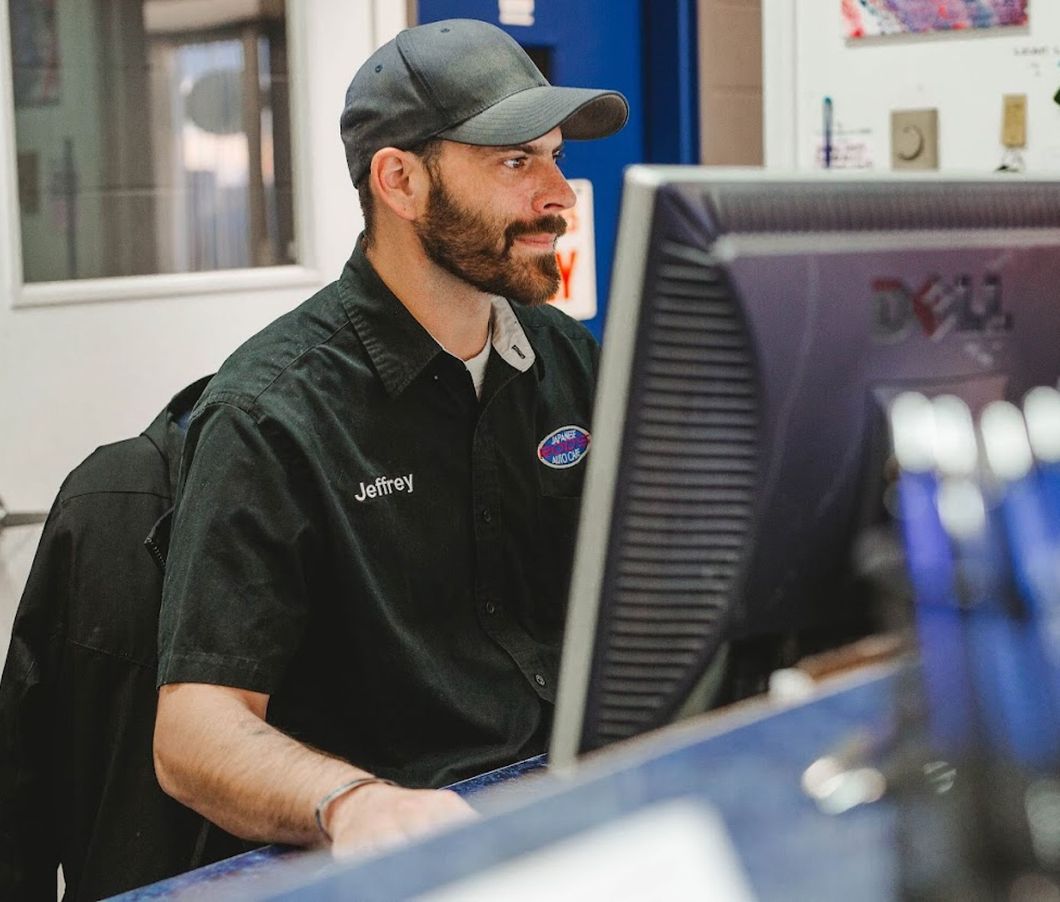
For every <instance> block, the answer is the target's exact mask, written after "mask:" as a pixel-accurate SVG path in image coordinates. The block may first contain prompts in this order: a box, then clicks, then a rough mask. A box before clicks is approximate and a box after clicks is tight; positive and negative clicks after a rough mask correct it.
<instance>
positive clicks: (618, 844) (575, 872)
mask: <svg viewBox="0 0 1060 902" xmlns="http://www.w3.org/2000/svg"><path fill="white" fill-rule="evenodd" d="M420 899H421V900H422V902H497V900H498V899H503V900H505V902H531V900H533V902H539V900H541V899H548V900H549V902H557V900H568V899H569V900H579V902H583V900H586V902H589V900H595V899H603V900H607V902H644V900H645V899H666V900H668V902H745V900H746V902H751V900H753V899H754V895H753V893H752V892H751V890H750V886H749V884H748V882H747V878H746V876H745V875H744V872H743V868H742V866H741V864H740V861H739V859H738V858H737V857H736V852H735V850H734V849H733V847H732V843H731V842H730V840H729V835H728V832H727V831H726V829H725V825H724V824H723V823H722V820H721V818H720V817H719V816H718V815H717V814H716V813H715V812H714V811H712V810H711V809H710V808H708V807H707V806H705V805H702V804H700V803H697V802H693V801H690V800H678V801H672V802H663V803H661V804H658V805H653V806H651V807H649V808H645V809H643V810H642V811H638V812H637V813H636V814H633V815H630V816H628V817H625V818H621V819H619V820H616V821H611V822H609V823H607V824H605V825H603V826H601V827H596V828H594V829H592V830H588V831H586V832H584V833H579V834H578V835H576V836H572V837H570V838H569V839H565V840H562V841H560V842H557V843H553V844H552V845H550V846H546V847H545V848H544V849H539V850H537V851H536V852H531V853H529V854H527V855H523V856H520V857H518V858H515V859H513V860H511V861H506V862H504V863H502V864H499V865H497V866H495V867H493V868H490V869H489V870H487V871H483V872H481V873H478V874H475V875H474V876H472V877H469V878H466V879H464V880H460V881H458V882H456V883H452V884H449V885H448V886H446V887H443V888H442V889H440V890H435V891H433V892H431V893H428V894H427V895H425V896H421V897H420Z"/></svg>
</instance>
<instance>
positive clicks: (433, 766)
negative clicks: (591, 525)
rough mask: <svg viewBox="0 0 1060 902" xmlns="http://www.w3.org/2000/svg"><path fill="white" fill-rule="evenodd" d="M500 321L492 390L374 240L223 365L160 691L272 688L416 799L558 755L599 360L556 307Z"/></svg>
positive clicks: (306, 729)
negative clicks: (549, 752)
mask: <svg viewBox="0 0 1060 902" xmlns="http://www.w3.org/2000/svg"><path fill="white" fill-rule="evenodd" d="M513 313H514V315H513ZM492 326H493V339H492V340H493V349H492V351H491V354H490V358H489V362H488V365H487V369H486V377H485V384H484V386H483V390H482V397H481V400H479V399H478V398H476V396H475V391H474V388H473V386H472V382H471V378H470V376H469V374H468V372H467V369H466V367H464V365H463V364H462V363H461V362H460V361H459V360H457V359H456V358H455V357H453V356H451V355H449V354H448V353H446V352H445V351H444V350H443V349H442V348H441V347H440V346H439V345H438V343H437V342H436V341H435V340H434V339H433V338H432V337H431V336H430V335H429V334H428V333H427V332H426V331H425V330H424V329H423V328H422V327H421V326H420V325H419V324H418V323H417V322H416V320H415V319H414V318H413V317H412V316H411V314H410V313H409V312H408V311H407V310H406V308H405V307H404V306H403V305H402V304H401V303H400V302H399V301H398V300H397V299H396V298H395V297H394V296H393V295H392V294H391V293H390V291H389V290H388V289H387V288H386V286H385V285H384V284H383V282H382V281H381V280H380V279H379V277H378V276H377V275H376V273H375V272H374V270H373V269H372V267H371V265H370V264H369V263H368V261H367V259H366V258H365V257H364V255H363V253H362V252H361V250H360V248H358V250H356V251H355V252H354V255H353V257H352V258H351V260H350V262H349V264H347V266H346V268H345V269H344V271H343V274H342V276H341V278H340V279H339V281H338V282H336V283H334V284H332V285H330V286H328V287H326V288H325V289H323V290H322V291H321V292H319V293H318V294H317V295H315V296H314V297H312V298H310V299H309V300H308V301H307V302H305V303H304V304H303V305H302V306H300V307H299V308H298V309H296V310H295V311H293V312H292V313H290V314H288V315H286V316H284V317H282V318H280V319H279V320H277V321H276V322H274V323H273V324H272V325H270V326H269V327H267V328H266V329H265V330H264V331H263V332H261V333H259V334H258V335H257V336H255V337H254V338H252V339H251V340H250V341H249V342H248V343H247V344H246V345H244V346H243V347H242V348H241V349H240V350H238V351H237V352H236V353H235V354H234V355H233V356H232V357H231V358H230V359H229V360H228V361H227V362H226V363H225V364H224V366H223V367H222V368H221V371H220V372H219V373H218V375H217V376H216V377H215V378H214V380H213V381H212V382H211V384H210V387H209V389H208V390H207V392H206V394H205V395H204V397H203V398H202V400H201V401H200V403H199V405H198V406H197V407H196V410H195V412H194V414H193V416H192V419H191V423H190V425H189V430H188V436H187V441H186V444H185V453H184V459H183V462H182V466H181V489H180V496H179V502H178V507H177V515H176V519H175V523H174V531H173V539H172V544H171V548H170V556H169V562H168V567H167V576H166V584H165V590H164V599H163V608H162V618H161V624H160V665H159V681H160V683H174V682H202V683H214V684H219V685H227V686H235V687H239V688H243V689H248V690H251V691H256V692H262V693H267V694H269V695H270V702H269V708H268V720H269V722H270V723H273V724H274V725H276V726H278V727H279V728H281V729H283V730H284V731H286V732H288V733H290V734H291V735H293V736H295V737H296V738H298V739H300V740H302V741H304V742H306V743H309V744H311V745H313V746H315V747H318V748H322V749H324V750H326V751H329V752H331V753H333V754H337V755H340V756H342V757H344V758H346V759H348V760H350V761H352V762H353V763H354V764H356V765H358V766H360V767H363V768H366V769H368V770H370V771H373V772H375V773H378V774H380V775H382V776H386V777H390V778H392V779H396V780H399V781H401V782H402V783H404V784H405V785H409V786H440V785H444V784H446V783H448V782H451V781H454V780H457V779H460V778H462V777H465V776H468V775H471V774H474V773H478V772H481V771H484V770H488V769H490V768H493V767H496V766H499V765H501V764H504V763H507V762H510V761H513V760H516V759H518V758H520V757H525V756H528V755H531V754H536V753H537V752H540V751H542V750H543V748H544V745H545V743H546V741H547V737H548V732H549V729H550V727H551V717H552V706H553V703H554V700H555V689H556V677H557V672H558V665H559V648H560V640H561V634H562V630H563V625H564V618H565V608H566V601H567V586H568V581H569V576H570V566H571V560H572V556H573V545H574V538H575V528H576V524H577V517H578V507H579V497H580V494H581V487H582V480H583V478H584V474H585V463H584V460H585V455H584V445H585V442H586V440H587V433H585V434H584V435H583V432H582V430H588V427H589V416H590V413H591V410H592V398H593V383H594V378H595V373H596V361H597V348H596V344H595V342H594V340H593V339H592V337H591V336H590V334H589V333H588V332H587V331H586V330H585V329H584V328H583V327H582V326H580V325H579V324H578V323H576V322H575V321H573V320H571V319H570V318H568V317H567V316H566V315H565V314H563V313H560V312H559V311H557V310H555V309H553V308H550V307H539V308H523V307H518V306H516V305H509V304H508V302H507V301H504V300H501V299H496V300H495V301H494V310H493V319H492ZM565 427H570V430H566V431H561V430H564V428H565ZM557 431H561V432H560V438H559V440H557V439H553V440H552V441H551V442H550V443H549V442H546V446H545V448H546V451H545V452H539V448H541V447H542V442H543V441H545V440H546V439H548V438H549V437H550V436H553V434H554V433H557ZM568 435H570V436H573V438H572V439H571V440H570V441H569V442H568V443H567V445H569V446H570V447H573V448H574V449H575V450H574V453H572V454H565V453H548V451H549V449H551V451H553V452H554V451H556V450H557V449H558V450H559V451H560V452H562V451H563V448H564V447H565V446H564V444H563V441H562V439H563V437H564V436H568Z"/></svg>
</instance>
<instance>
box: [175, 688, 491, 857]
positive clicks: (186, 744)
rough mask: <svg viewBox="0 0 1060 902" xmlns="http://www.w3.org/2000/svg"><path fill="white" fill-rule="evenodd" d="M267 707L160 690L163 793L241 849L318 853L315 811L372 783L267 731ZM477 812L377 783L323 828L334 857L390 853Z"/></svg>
mask: <svg viewBox="0 0 1060 902" xmlns="http://www.w3.org/2000/svg"><path fill="white" fill-rule="evenodd" d="M268 701H269V697H268V696H267V695H263V694H262V693H259V692H249V691H246V690H242V689H233V688H228V687H225V686H212V685H206V684H202V683H176V684H173V685H168V686H163V687H162V688H161V689H160V690H159V696H158V717H157V720H156V722H155V742H154V757H155V772H156V773H157V775H158V782H159V784H160V785H161V786H162V788H163V789H164V790H165V791H166V792H167V793H169V795H171V796H173V797H174V798H175V799H177V801H179V802H181V803H183V804H184V805H187V806H188V807H189V808H193V809H195V810H196V811H198V812H199V813H200V814H202V815H203V816H204V817H206V818H208V819H209V820H211V821H213V822H214V823H216V824H217V825H218V826H220V827H222V828H223V829H225V830H227V831H228V832H229V833H233V834H235V835H236V836H240V837H242V838H244V839H250V840H261V841H265V842H282V843H288V844H291V845H303V846H304V845H317V844H320V843H322V842H324V837H323V836H321V834H320V830H319V829H318V828H317V824H316V818H315V812H316V806H317V803H318V802H319V801H320V800H321V799H322V798H324V796H325V795H327V794H328V793H329V792H331V791H332V790H333V789H335V788H336V787H339V786H341V785H342V784H343V783H347V782H349V781H350V780H356V779H359V778H361V777H369V776H371V774H368V773H366V772H365V771H362V770H359V769H358V768H356V767H354V766H353V765H352V764H348V763H347V762H345V761H342V760H341V759H338V758H332V757H329V756H328V755H325V754H323V753H321V752H317V751H314V750H313V749H310V748H308V747H306V746H304V745H302V744H301V743H299V742H297V741H296V740H294V739H292V738H291V737H289V736H286V735H285V734H283V733H281V732H280V731H279V730H277V729H275V728H274V727H272V726H270V725H269V724H267V723H266V722H265V710H266V708H267V706H268ZM471 816H473V812H472V809H471V808H470V806H468V804H467V803H466V802H464V800H463V799H461V798H460V797H459V796H458V795H456V793H453V792H448V791H445V790H431V789H419V790H417V789H405V788H403V787H400V786H388V785H386V784H382V783H373V784H368V785H365V786H361V787H359V788H357V789H355V790H353V791H352V792H350V793H348V794H346V795H344V796H340V797H339V798H338V799H336V800H335V802H334V803H332V804H331V805H330V807H329V808H328V812H327V820H326V823H325V827H326V828H327V830H328V832H329V833H330V834H331V836H332V837H333V844H332V849H333V851H334V852H335V854H336V855H343V854H350V853H354V852H363V851H370V850H373V849H380V848H385V847H387V846H391V845H394V844H396V843H400V842H401V841H403V840H405V839H408V838H410V837H413V836H417V835H419V834H422V833H426V832H429V831H431V830H433V829H437V828H438V827H441V826H443V825H445V824H449V823H453V822H457V821H461V820H466V819H467V818H469V817H471Z"/></svg>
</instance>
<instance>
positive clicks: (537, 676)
mask: <svg viewBox="0 0 1060 902" xmlns="http://www.w3.org/2000/svg"><path fill="white" fill-rule="evenodd" d="M534 682H535V683H537V685H538V686H544V685H545V678H544V677H543V676H541V674H539V673H535V674H534Z"/></svg>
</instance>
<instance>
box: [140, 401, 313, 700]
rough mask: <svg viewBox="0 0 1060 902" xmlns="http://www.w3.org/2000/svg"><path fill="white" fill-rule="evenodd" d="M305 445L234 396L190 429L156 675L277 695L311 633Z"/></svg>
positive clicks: (162, 678) (165, 679)
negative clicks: (301, 449) (308, 629)
mask: <svg viewBox="0 0 1060 902" xmlns="http://www.w3.org/2000/svg"><path fill="white" fill-rule="evenodd" d="M305 474H306V467H304V466H302V465H301V462H300V460H299V458H298V452H297V444H296V443H294V442H292V441H290V440H289V437H286V436H285V435H284V434H283V433H282V431H280V430H278V429H277V428H275V427H271V428H270V423H269V421H268V420H267V419H264V418H261V417H257V416H254V415H252V414H250V413H248V412H247V411H246V410H244V409H242V408H240V407H237V406H234V405H232V404H227V403H214V404H212V405H208V406H207V407H205V408H203V409H202V410H201V411H200V412H199V413H198V414H197V415H196V417H195V418H194V419H193V421H192V423H191V425H190V426H189V430H188V436H187V438H186V440H185V446H184V454H183V459H182V463H181V480H180V488H179V491H178V500H177V507H176V516H175V520H174V524H173V535H172V540H171V544H170V551H169V557H168V559H167V563H166V578H165V585H164V589H163V595H162V608H161V614H160V618H159V669H158V684H159V685H160V686H161V685H164V684H167V683H187V682H194V683H210V684H214V685H222V686H232V687H236V688H240V689H246V690H250V691H253V692H262V693H266V694H270V695H271V694H273V692H275V690H276V688H277V686H278V684H279V682H280V681H281V679H282V677H283V674H284V672H285V670H286V668H287V665H288V663H289V661H290V660H291V658H292V657H293V656H294V654H295V651H296V649H297V648H298V647H299V645H300V643H301V641H302V638H303V634H304V632H305V627H306V622H307V614H308V598H309V592H308V587H307V579H308V573H309V572H310V569H311V568H310V557H311V554H312V548H313V546H314V535H313V528H312V523H313V517H312V516H311V512H310V510H309V507H310V504H309V497H310V495H311V492H310V490H309V489H308V487H307V483H308V480H307V479H306V477H305Z"/></svg>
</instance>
